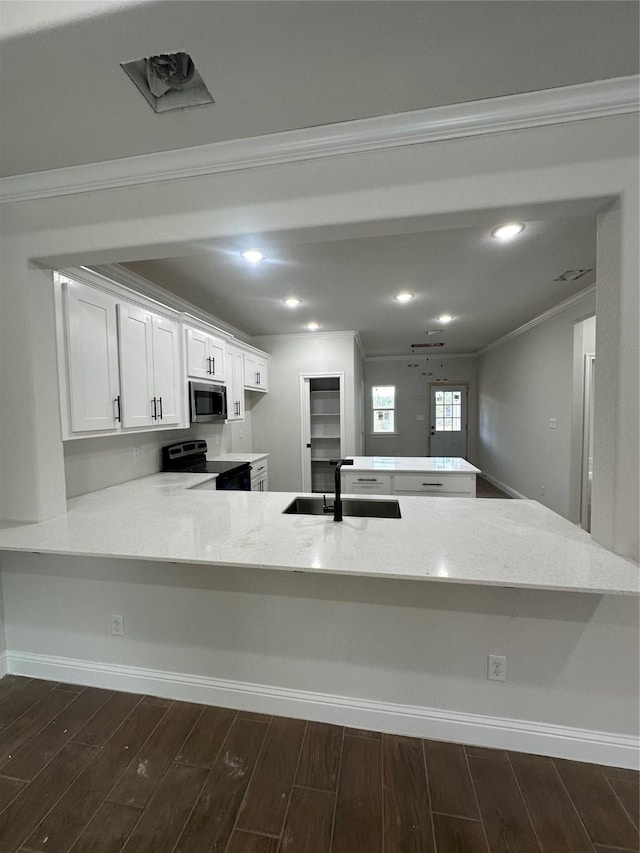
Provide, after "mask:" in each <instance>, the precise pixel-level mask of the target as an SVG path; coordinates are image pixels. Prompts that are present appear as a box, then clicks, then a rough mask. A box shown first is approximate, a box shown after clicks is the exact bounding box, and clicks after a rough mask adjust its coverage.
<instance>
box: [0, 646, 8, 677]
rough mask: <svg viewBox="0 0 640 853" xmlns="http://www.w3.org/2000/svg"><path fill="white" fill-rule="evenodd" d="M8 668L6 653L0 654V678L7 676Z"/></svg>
mask: <svg viewBox="0 0 640 853" xmlns="http://www.w3.org/2000/svg"><path fill="white" fill-rule="evenodd" d="M8 673H9V667H8V661H7V653H6V652H0V678H4V677H5V675H8Z"/></svg>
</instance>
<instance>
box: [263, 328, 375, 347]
mask: <svg viewBox="0 0 640 853" xmlns="http://www.w3.org/2000/svg"><path fill="white" fill-rule="evenodd" d="M310 338H313V339H314V340H315V339H317V338H320V339H323V340H324V339H325V338H333V339H334V340H335V339H337V338H349V340H352V341H355V342H356V344H357V345H358V346H361V344H360V333H359V332H356V331H351V330H348V331H344V332H312V331H308V332H293V333H292V334H290V335H289V334H286V333H285V334H282V335H256V336H255V337H253V338H251V340H252V341H253V342H254V344H268V343H271V342H274V343H277V342H278V341H293V340H296V339H297V340H305V341H308V340H309V339H310Z"/></svg>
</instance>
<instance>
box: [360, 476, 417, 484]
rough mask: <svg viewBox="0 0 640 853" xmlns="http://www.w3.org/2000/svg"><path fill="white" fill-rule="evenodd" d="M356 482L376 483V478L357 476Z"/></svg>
mask: <svg viewBox="0 0 640 853" xmlns="http://www.w3.org/2000/svg"><path fill="white" fill-rule="evenodd" d="M356 482H358V483H377V482H378V480H377V478H376V477H358V479H357V480H356ZM423 485H424V484H423Z"/></svg>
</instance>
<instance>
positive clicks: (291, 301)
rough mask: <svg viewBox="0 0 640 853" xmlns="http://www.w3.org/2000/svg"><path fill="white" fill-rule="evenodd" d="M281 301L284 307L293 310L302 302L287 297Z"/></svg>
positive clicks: (293, 297)
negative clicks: (286, 306)
mask: <svg viewBox="0 0 640 853" xmlns="http://www.w3.org/2000/svg"><path fill="white" fill-rule="evenodd" d="M282 301H283V302H284V304H285V305H288V306H289V308H295V307H296V306H297V305H301V304H302V300H301V299H296V297H295V296H289V297H288V299H283V300H282Z"/></svg>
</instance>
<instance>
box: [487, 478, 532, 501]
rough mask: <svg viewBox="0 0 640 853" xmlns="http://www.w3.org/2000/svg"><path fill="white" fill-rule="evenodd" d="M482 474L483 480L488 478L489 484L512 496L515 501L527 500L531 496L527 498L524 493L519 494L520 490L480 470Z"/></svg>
mask: <svg viewBox="0 0 640 853" xmlns="http://www.w3.org/2000/svg"><path fill="white" fill-rule="evenodd" d="M482 476H483V477H484V478H485V480H488V481H489V482H490V483H491V485H493V486H495V487H496V488H497V489H500V490H501V491H503V492H506V493H507V494H508V495H509V497H512V498H513V499H514V500H517V501H529V500H531V498H528V497H527V496H526V495H523V494H521V493H520V492H516V490H515V489H512V488H511V486H507V484H506V483H503V482H502V480H498V478H497V477H492V476H491V474H487V472H486V471H483V472H482Z"/></svg>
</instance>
